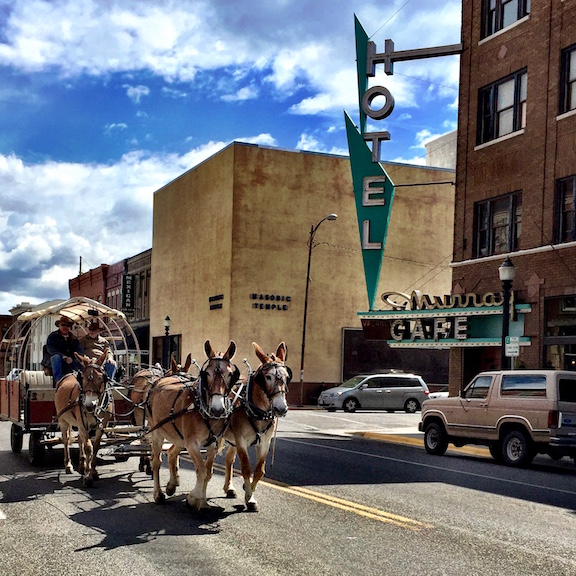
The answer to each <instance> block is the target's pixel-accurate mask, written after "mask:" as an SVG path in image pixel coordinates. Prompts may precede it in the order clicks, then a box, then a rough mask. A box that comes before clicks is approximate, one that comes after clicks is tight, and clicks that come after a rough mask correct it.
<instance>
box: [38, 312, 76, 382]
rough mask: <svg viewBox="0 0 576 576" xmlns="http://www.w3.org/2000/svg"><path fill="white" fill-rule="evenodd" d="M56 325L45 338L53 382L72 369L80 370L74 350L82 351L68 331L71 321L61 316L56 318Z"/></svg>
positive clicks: (74, 337)
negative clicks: (56, 328)
mask: <svg viewBox="0 0 576 576" xmlns="http://www.w3.org/2000/svg"><path fill="white" fill-rule="evenodd" d="M56 326H57V327H58V330H55V331H54V332H51V333H50V334H49V335H48V339H47V340H46V348H47V350H48V354H50V365H51V366H52V374H53V375H54V382H58V380H60V379H61V378H62V377H63V376H64V375H66V374H70V373H71V372H72V371H73V370H82V364H81V363H80V361H79V360H78V359H77V358H76V356H75V355H74V352H78V353H79V354H80V353H82V348H81V347H80V342H79V340H78V338H76V336H74V334H72V332H70V328H72V321H71V320H70V319H69V318H66V316H62V317H61V318H60V319H59V320H56Z"/></svg>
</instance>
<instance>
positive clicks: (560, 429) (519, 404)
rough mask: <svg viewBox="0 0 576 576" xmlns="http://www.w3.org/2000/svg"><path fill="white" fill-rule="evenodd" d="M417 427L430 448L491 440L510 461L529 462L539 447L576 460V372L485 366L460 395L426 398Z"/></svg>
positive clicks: (493, 450) (496, 453) (496, 454)
mask: <svg viewBox="0 0 576 576" xmlns="http://www.w3.org/2000/svg"><path fill="white" fill-rule="evenodd" d="M419 430H420V431H423V432H424V446H425V448H426V451H427V452H428V453H430V454H444V452H446V449H447V448H448V443H449V442H452V443H453V444H454V445H455V446H464V444H483V445H485V446H488V447H489V449H490V454H492V457H493V458H494V459H496V460H497V461H499V462H503V463H504V464H507V465H508V466H527V465H528V464H530V462H531V461H532V459H533V458H534V456H535V455H536V454H538V453H543V454H548V455H550V456H551V457H552V458H554V459H557V458H561V457H562V456H570V457H571V458H573V459H574V460H575V462H576V372H566V371H555V370H510V371H496V372H482V373H480V374H478V375H477V376H476V377H475V378H474V379H473V380H472V382H470V384H468V386H466V388H465V389H464V390H463V391H462V393H461V394H460V396H458V397H450V398H440V399H434V400H427V401H426V402H424V404H423V405H422V419H421V422H420V424H419Z"/></svg>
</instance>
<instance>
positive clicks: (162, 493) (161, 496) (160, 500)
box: [154, 492, 166, 504]
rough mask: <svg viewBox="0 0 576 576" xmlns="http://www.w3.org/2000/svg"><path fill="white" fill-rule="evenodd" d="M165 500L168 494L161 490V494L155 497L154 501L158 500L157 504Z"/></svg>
mask: <svg viewBox="0 0 576 576" xmlns="http://www.w3.org/2000/svg"><path fill="white" fill-rule="evenodd" d="M165 501H166V496H165V495H164V492H160V494H158V496H156V497H155V498H154V502H156V504H164V502H165Z"/></svg>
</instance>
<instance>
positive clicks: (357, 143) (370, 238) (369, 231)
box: [344, 17, 462, 310]
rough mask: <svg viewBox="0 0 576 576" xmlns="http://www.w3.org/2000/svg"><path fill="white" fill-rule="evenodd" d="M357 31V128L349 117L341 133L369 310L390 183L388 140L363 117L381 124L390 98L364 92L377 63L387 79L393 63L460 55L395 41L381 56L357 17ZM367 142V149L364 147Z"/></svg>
mask: <svg viewBox="0 0 576 576" xmlns="http://www.w3.org/2000/svg"><path fill="white" fill-rule="evenodd" d="M354 22H355V32H356V62H357V72H358V102H359V107H360V130H358V128H357V127H356V126H355V125H354V123H353V122H352V120H351V119H350V117H349V116H348V114H346V112H345V113H344V116H345V120H346V134H347V137H348V150H349V153H350V166H351V169H352V183H353V186H354V198H355V200H356V214H357V216H358V229H359V232H360V241H361V245H362V259H363V261H364V276H365V278H366V289H367V292H368V305H369V309H370V310H373V309H374V303H375V300H376V292H377V290H378V281H379V279H380V269H381V266H382V257H383V255H384V247H385V245H386V235H387V233H388V224H389V222H390V212H391V210H392V200H393V198H394V183H393V182H392V180H391V179H390V177H389V176H388V174H386V171H385V170H384V168H383V167H382V165H381V164H380V145H381V143H382V142H384V141H387V140H390V134H389V132H369V133H367V132H366V117H367V116H368V117H370V118H372V119H373V120H384V118H387V117H388V116H390V114H391V113H392V111H393V110H394V98H393V96H392V94H391V93H390V91H389V90H388V89H387V88H385V87H384V86H373V87H372V88H368V78H370V77H373V76H375V74H376V71H375V70H376V64H384V72H385V73H386V74H387V75H392V74H393V73H394V62H396V61H403V60H415V59H419V58H431V57H434V56H449V55H453V54H460V52H461V51H462V45H461V44H452V45H450V46H440V47H438V48H423V49H418V50H403V51H400V52H395V51H394V42H392V40H386V41H385V52H383V53H381V54H378V53H377V52H376V45H375V44H374V42H370V41H369V40H368V36H367V34H366V32H365V31H364V28H362V25H361V24H360V22H359V21H358V19H357V18H356V17H355V18H354ZM377 97H384V100H385V103H384V105H383V106H382V107H381V108H379V109H374V108H372V102H373V100H374V99H375V98H377ZM368 142H370V143H371V145H372V149H370V147H369V146H368Z"/></svg>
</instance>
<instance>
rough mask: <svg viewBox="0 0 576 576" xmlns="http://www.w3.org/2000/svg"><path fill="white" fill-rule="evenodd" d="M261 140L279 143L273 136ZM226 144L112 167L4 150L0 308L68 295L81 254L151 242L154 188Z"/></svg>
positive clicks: (138, 157) (107, 253)
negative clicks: (27, 157)
mask: <svg viewBox="0 0 576 576" xmlns="http://www.w3.org/2000/svg"><path fill="white" fill-rule="evenodd" d="M247 140H249V139H247ZM254 140H260V141H264V142H266V143H273V142H274V139H273V138H272V137H271V136H270V135H269V134H262V135H260V136H257V137H254ZM225 145H226V144H225V143H223V142H208V143H207V144H204V145H202V146H199V147H198V148H195V149H191V150H189V151H188V152H187V153H186V154H183V155H176V154H150V153H147V152H144V151H138V152H132V153H130V154H125V155H124V156H123V157H122V158H121V160H120V161H118V162H117V163H115V164H110V165H104V164H78V163H63V162H60V163H56V162H50V161H48V162H45V163H40V164H25V163H24V162H23V161H22V160H21V159H20V158H17V157H16V156H13V155H12V156H4V155H0V187H1V188H2V190H4V193H3V197H2V200H1V202H0V224H2V226H1V227H0V310H1V311H3V313H5V311H7V310H8V309H9V308H11V307H12V306H14V305H16V304H17V303H19V302H20V301H22V300H27V301H35V302H37V301H38V299H40V300H42V299H44V300H48V299H51V298H66V297H67V296H68V279H69V278H73V277H74V276H76V274H77V273H78V261H79V257H80V256H82V257H83V259H84V261H85V262H90V263H93V266H98V265H99V264H100V263H102V262H106V263H110V264H111V263H114V262H117V261H118V260H121V259H122V258H126V257H129V256H132V255H134V254H138V253H139V252H141V251H143V250H146V249H148V248H150V247H151V246H152V199H153V198H152V197H153V192H154V191H155V190H157V189H159V188H160V187H162V186H163V185H165V184H166V183H168V182H170V181H171V180H173V179H174V178H175V177H177V176H178V175H180V174H182V173H183V172H185V171H186V170H189V169H190V168H192V167H193V166H195V165H196V164H198V163H200V162H202V161H203V160H205V159H206V158H208V157H210V156H212V155H213V154H215V153H216V152H218V151H219V150H221V149H222V148H223V147H224V146H225Z"/></svg>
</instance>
